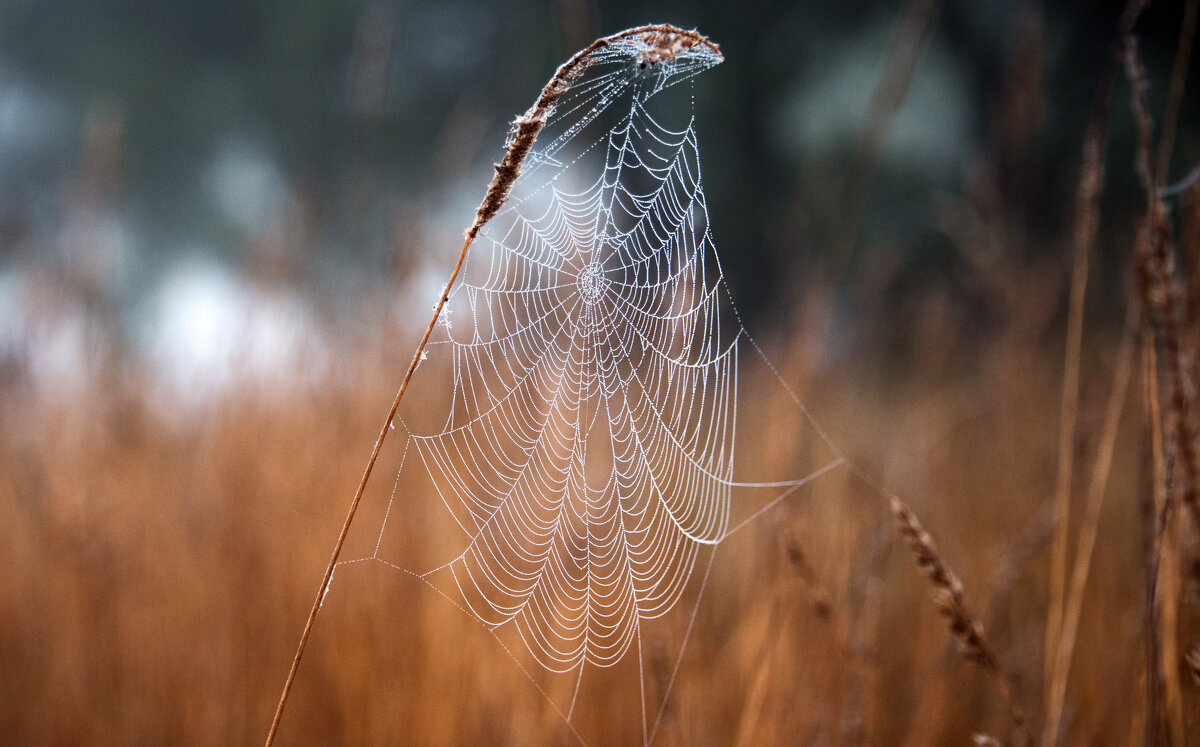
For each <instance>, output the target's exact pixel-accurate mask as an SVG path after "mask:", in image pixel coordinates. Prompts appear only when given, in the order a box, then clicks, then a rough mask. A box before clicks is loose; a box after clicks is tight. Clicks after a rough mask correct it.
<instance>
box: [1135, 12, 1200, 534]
mask: <svg viewBox="0 0 1200 747" xmlns="http://www.w3.org/2000/svg"><path fill="white" fill-rule="evenodd" d="M1125 72H1126V75H1127V77H1128V78H1129V82H1130V89H1131V90H1130V105H1131V106H1132V108H1133V115H1134V122H1135V124H1136V125H1137V143H1138V144H1137V155H1136V159H1137V162H1136V165H1137V171H1138V176H1139V177H1140V178H1141V181H1142V187H1143V189H1144V190H1145V192H1146V215H1145V217H1144V219H1143V225H1142V230H1141V235H1140V236H1139V245H1138V271H1139V281H1140V282H1139V288H1140V290H1141V293H1142V300H1143V303H1144V304H1145V305H1146V306H1147V307H1148V309H1149V312H1150V318H1151V319H1154V320H1156V321H1157V332H1158V340H1159V343H1160V344H1161V346H1162V350H1163V358H1164V361H1163V366H1162V374H1163V384H1164V386H1165V388H1166V390H1167V391H1166V396H1167V398H1168V401H1169V402H1170V409H1169V411H1168V414H1169V418H1168V419H1167V422H1166V427H1167V442H1168V443H1169V444H1171V445H1173V446H1174V447H1175V448H1176V449H1177V451H1178V455H1179V463H1180V466H1181V467H1182V469H1181V470H1180V475H1179V480H1178V483H1179V486H1178V493H1179V495H1180V498H1181V499H1182V501H1183V504H1184V505H1185V506H1187V508H1188V512H1189V513H1190V514H1191V517H1192V521H1193V522H1195V524H1196V527H1197V528H1200V449H1197V445H1196V423H1195V400H1196V394H1195V385H1194V382H1193V381H1192V377H1191V365H1190V361H1189V360H1188V356H1187V355H1186V353H1185V351H1184V346H1183V339H1182V335H1181V334H1180V329H1179V323H1180V312H1179V309H1178V301H1177V298H1176V294H1175V293H1174V292H1173V289H1172V281H1173V275H1174V269H1175V268H1174V261H1173V259H1172V257H1171V249H1170V246H1169V235H1170V224H1169V222H1168V219H1167V208H1166V205H1164V204H1163V201H1162V197H1161V196H1160V195H1159V193H1158V188H1157V186H1156V185H1157V179H1156V178H1155V171H1154V162H1153V160H1152V158H1151V155H1150V152H1151V141H1152V139H1153V129H1154V128H1153V123H1152V122H1151V120H1150V112H1149V107H1148V105H1147V103H1146V73H1145V70H1144V69H1143V67H1142V62H1141V57H1140V55H1139V53H1138V44H1137V39H1136V38H1135V37H1134V36H1133V35H1132V34H1130V35H1128V36H1127V37H1126V43H1125Z"/></svg>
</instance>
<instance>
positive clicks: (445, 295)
mask: <svg viewBox="0 0 1200 747" xmlns="http://www.w3.org/2000/svg"><path fill="white" fill-rule="evenodd" d="M634 36H637V37H640V38H641V41H642V42H643V43H644V44H645V45H646V51H645V52H643V53H642V57H643V61H648V62H649V63H651V64H653V63H657V62H660V61H663V60H670V59H674V57H675V56H676V55H677V54H679V53H680V52H682V51H684V50H686V49H690V48H692V47H694V46H697V45H701V44H702V45H705V46H707V47H709V48H710V49H711V50H712V51H713V52H715V53H716V54H717V55H718V56H720V54H721V52H720V49H719V48H718V47H717V45H715V44H713V43H712V42H711V41H709V40H708V39H706V38H705V37H704V36H701V35H700V34H699V33H697V32H696V31H687V30H684V29H680V28H676V27H675V26H670V25H666V24H656V25H650V26H639V27H637V28H631V29H626V30H625V31H621V32H619V33H616V34H613V35H611V36H606V37H603V38H600V39H597V40H596V41H594V42H592V43H591V44H590V45H588V46H587V47H585V48H584V49H581V50H580V51H578V52H576V53H575V54H574V56H572V57H571V59H569V60H567V61H566V62H564V63H563V64H562V65H560V66H559V68H558V70H557V71H556V72H555V73H554V76H553V77H552V78H550V81H549V82H548V83H546V85H545V87H544V88H543V89H542V92H541V94H540V95H538V98H537V100H536V101H535V102H534V104H533V106H531V107H530V108H529V110H528V111H526V112H525V114H523V115H522V116H520V117H517V119H516V120H515V121H514V122H513V125H512V130H511V132H510V137H509V140H508V144H507V146H506V147H505V152H504V158H503V159H502V160H501V161H500V163H498V164H496V167H495V168H496V173H495V175H494V176H493V177H492V181H491V183H490V184H489V185H488V189H487V193H486V194H485V195H484V197H483V201H482V202H481V203H480V204H479V209H478V210H477V211H476V213H475V221H474V222H473V223H472V224H471V227H470V228H468V229H467V232H466V239H465V240H464V241H463V246H462V251H461V252H459V255H458V261H457V262H456V263H455V265H454V269H453V270H452V271H451V272H450V279H449V280H447V281H446V287H445V288H444V289H443V290H442V294H441V296H439V297H438V301H437V305H436V306H434V308H433V316H432V317H431V318H430V320H429V325H428V326H427V327H426V328H425V334H424V335H423V336H422V337H421V342H420V343H419V344H418V345H417V349H416V351H415V352H414V353H413V357H412V362H411V363H409V365H408V370H407V371H406V372H405V374H404V380H403V381H402V382H401V383H400V390H399V391H398V392H397V393H396V398H395V400H394V401H393V402H392V407H391V409H390V410H389V411H388V416H387V419H386V420H385V421H384V423H383V428H382V429H381V430H380V431H379V437H378V438H377V439H376V440H375V447H374V449H372V451H371V457H370V459H369V460H367V467H366V469H365V470H364V471H363V476H362V479H361V480H360V481H359V484H358V490H356V491H355V493H354V498H353V500H351V502H350V510H349V512H347V514H346V520H345V522H344V523H343V524H342V530H341V533H340V534H338V538H337V542H336V543H335V544H334V547H333V554H332V556H331V557H330V559H329V565H328V566H327V567H326V569H325V575H324V576H323V577H322V579H321V585H320V587H318V589H317V595H316V599H315V600H313V605H312V609H311V611H310V612H309V614H308V620H307V622H306V623H305V624H304V632H303V633H302V634H301V636H300V645H299V646H298V647H297V649H296V655H295V657H294V658H293V659H292V667H291V669H290V670H289V671H288V676H287V681H286V682H285V683H284V686H283V693H282V694H281V695H280V697H279V705H278V707H277V708H276V709H275V717H274V719H272V721H271V730H270V731H269V732H268V733H267V741H266V744H267V747H270V745H271V744H272V743H274V741H275V734H276V732H277V731H278V729H279V722H280V719H281V718H282V717H283V709H284V706H285V705H287V699H288V694H289V693H290V692H291V689H292V683H293V682H294V681H295V678H296V670H297V668H298V667H299V666H300V658H301V657H302V656H303V655H304V649H305V647H306V646H307V645H308V638H309V635H310V634H311V633H312V627H313V622H314V621H315V620H316V618H317V613H318V612H319V611H320V609H321V600H322V599H323V598H324V596H325V592H326V590H327V589H328V587H329V580H330V579H331V578H332V577H333V569H334V567H335V566H336V565H337V560H338V556H339V555H341V552H342V546H343V545H344V544H345V542H346V536H347V535H348V534H349V532H350V524H351V523H352V522H353V521H354V514H355V513H356V512H357V511H358V505H359V503H360V502H361V501H362V496H363V492H364V491H365V490H366V487H367V481H368V480H369V479H370V477H371V472H372V471H373V470H374V469H375V462H376V461H377V460H378V458H379V452H380V450H381V449H382V448H383V441H384V439H385V438H387V434H388V432H389V431H390V430H391V425H392V421H393V420H394V419H395V417H396V411H397V410H399V409H400V402H401V400H402V399H404V393H405V391H407V390H408V384H409V381H411V380H412V375H413V372H415V371H416V370H417V365H418V364H419V363H420V361H421V353H423V352H424V350H425V345H426V344H427V343H428V342H429V336H430V335H431V334H432V333H433V328H434V326H435V325H436V324H437V320H438V317H439V316H440V315H441V313H442V308H443V307H444V306H445V305H446V301H447V300H448V299H449V298H450V289H451V288H452V287H453V286H454V281H455V280H457V279H458V273H459V271H460V270H461V269H462V266H463V263H464V262H465V261H466V258H467V251H468V250H469V249H470V248H471V242H472V241H474V240H475V237H476V236H477V235H479V231H480V230H481V229H482V228H483V227H484V225H485V224H487V222H488V221H489V220H491V219H492V218H493V217H494V216H495V215H496V213H497V212H498V211H499V210H500V208H501V206H503V205H504V202H505V201H506V200H507V199H508V195H509V193H510V192H511V191H512V186H513V183H514V182H516V180H517V176H518V175H519V174H520V171H521V164H522V163H524V161H525V157H526V156H527V155H528V154H529V150H530V148H532V147H533V143H534V140H536V139H537V136H538V133H540V132H541V131H542V128H543V127H545V126H546V119H547V117H549V115H550V111H551V109H552V107H553V105H554V102H555V101H556V100H558V98H559V97H560V96H562V94H563V93H564V92H565V91H566V90H567V88H569V87H570V85H571V83H572V82H573V81H574V80H575V79H576V78H578V77H579V75H580V74H582V73H583V71H584V70H586V69H587V66H588V64H589V58H590V56H591V54H592V53H593V52H595V51H596V50H598V49H601V48H603V47H607V46H608V45H610V44H613V43H615V42H618V41H621V40H623V39H628V38H630V37H634Z"/></svg>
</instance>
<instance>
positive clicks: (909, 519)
mask: <svg viewBox="0 0 1200 747" xmlns="http://www.w3.org/2000/svg"><path fill="white" fill-rule="evenodd" d="M890 503H891V509H892V516H893V517H894V518H895V520H896V528H897V531H899V533H900V536H901V537H902V538H903V539H904V541H905V542H906V543H907V544H908V546H909V549H911V550H912V552H913V555H914V556H916V560H917V566H918V567H919V568H920V569H921V570H922V571H924V572H925V576H926V577H927V578H928V579H929V583H930V584H931V585H932V586H933V602H934V604H935V605H936V606H937V608H938V612H940V613H941V614H942V616H943V617H945V618H946V619H947V621H948V622H949V624H950V633H951V635H953V636H954V640H955V641H956V642H957V643H958V645H959V648H960V650H961V652H962V655H963V657H964V658H966V659H967V660H968V661H971V662H974V663H975V664H977V665H978V666H980V667H981V668H983V670H984V671H986V672H987V673H988V674H990V675H991V676H992V680H993V681H994V682H995V683H996V686H997V687H998V688H999V690H1000V694H1001V696H1002V697H1003V698H1004V701H1005V703H1006V704H1007V705H1008V710H1009V715H1010V716H1011V717H1012V721H1013V726H1015V727H1016V729H1017V733H1018V734H1019V736H1020V738H1021V740H1022V744H1030V743H1031V742H1032V741H1033V736H1032V735H1031V734H1030V732H1029V725H1028V722H1027V721H1026V719H1025V711H1024V709H1022V708H1021V704H1020V703H1018V702H1017V699H1016V697H1014V695H1013V692H1012V688H1011V687H1010V686H1009V684H1008V680H1007V679H1006V678H1005V676H1004V673H1003V672H1002V671H1001V669H1000V664H999V662H998V660H997V658H996V654H995V653H994V652H993V651H992V647H991V646H990V645H989V644H988V642H987V639H986V638H985V637H984V634H983V625H982V624H980V622H979V620H978V619H976V618H975V616H974V615H973V614H971V611H970V610H969V609H968V608H967V604H966V601H965V600H964V598H963V586H962V582H961V581H959V579H958V576H956V575H955V574H954V571H952V570H950V568H949V567H948V566H947V565H946V564H945V562H943V561H942V556H941V554H940V553H939V552H938V549H937V544H936V543H934V541H933V537H932V536H930V534H929V532H927V531H925V528H924V527H923V526H921V522H920V521H918V520H917V517H916V514H914V513H913V512H912V509H910V508H909V507H908V506H906V505H905V504H904V503H903V502H902V501H901V500H900V499H899V498H896V497H895V496H892V497H891V498H890Z"/></svg>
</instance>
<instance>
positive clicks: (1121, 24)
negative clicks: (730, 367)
mask: <svg viewBox="0 0 1200 747" xmlns="http://www.w3.org/2000/svg"><path fill="white" fill-rule="evenodd" d="M1141 9H1142V3H1141V2H1140V1H1139V0H1131V2H1129V3H1128V4H1127V5H1126V7H1125V10H1124V12H1123V13H1122V15H1121V17H1120V19H1119V20H1118V22H1117V33H1116V36H1115V38H1114V40H1113V42H1112V44H1111V45H1110V48H1109V57H1108V60H1107V62H1106V64H1105V72H1104V76H1103V77H1102V78H1101V82H1100V88H1099V91H1098V92H1097V96H1096V101H1095V108H1094V110H1093V112H1092V116H1091V118H1090V120H1089V122H1088V127H1087V131H1086V132H1085V133H1084V136H1083V148H1082V153H1083V159H1082V163H1081V165H1080V176H1079V186H1078V188H1077V190H1076V193H1075V232H1074V236H1073V240H1072V267H1071V289H1070V297H1069V301H1068V311H1067V338H1066V345H1065V352H1064V367H1063V387H1062V399H1061V400H1060V402H1061V406H1060V411H1059V432H1058V470H1057V474H1056V478H1055V486H1054V501H1053V509H1052V511H1051V522H1052V527H1053V528H1052V532H1053V535H1052V538H1051V545H1050V589H1049V595H1048V599H1047V613H1046V637H1045V650H1044V654H1043V656H1044V662H1043V680H1042V682H1043V699H1044V709H1045V719H1044V721H1043V727H1044V728H1043V732H1042V742H1043V744H1047V745H1051V744H1055V743H1056V742H1057V734H1056V732H1057V729H1058V722H1059V714H1057V713H1055V708H1056V705H1055V702H1054V699H1053V693H1054V692H1055V690H1056V689H1057V688H1058V687H1059V684H1058V680H1059V679H1060V678H1061V677H1062V676H1064V675H1063V674H1062V672H1061V670H1060V669H1059V667H1058V664H1057V661H1058V660H1059V658H1060V657H1059V654H1058V649H1059V647H1060V643H1061V640H1060V639H1061V637H1062V633H1063V616H1064V606H1065V605H1066V590H1067V576H1068V568H1067V545H1068V541H1069V538H1070V518H1071V516H1070V514H1071V486H1072V481H1073V477H1074V475H1073V472H1074V465H1075V448H1074V446H1075V428H1076V420H1077V418H1078V409H1079V370H1080V351H1081V349H1082V345H1083V312H1084V300H1085V296H1086V291H1087V275H1088V256H1089V254H1090V252H1091V246H1092V243H1093V241H1094V240H1095V236H1096V229H1097V226H1098V224H1099V214H1100V192H1101V188H1102V187H1103V185H1104V174H1105V158H1104V145H1105V140H1106V135H1107V131H1108V108H1109V100H1110V99H1111V98H1112V89H1113V84H1114V82H1115V80H1116V76H1117V70H1118V68H1119V64H1120V50H1121V49H1122V47H1123V45H1124V43H1125V38H1126V37H1127V36H1128V35H1129V32H1130V30H1131V29H1132V28H1133V25H1134V23H1135V22H1136V21H1137V18H1138V16H1139V15H1140V13H1141Z"/></svg>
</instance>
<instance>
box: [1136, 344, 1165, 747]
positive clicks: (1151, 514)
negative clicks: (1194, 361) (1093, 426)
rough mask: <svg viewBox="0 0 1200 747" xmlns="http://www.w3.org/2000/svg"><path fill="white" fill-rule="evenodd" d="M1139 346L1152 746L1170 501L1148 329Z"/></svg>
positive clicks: (1158, 738)
mask: <svg viewBox="0 0 1200 747" xmlns="http://www.w3.org/2000/svg"><path fill="white" fill-rule="evenodd" d="M1141 338H1142V340H1141V343H1142V344H1141V349H1142V403H1143V409H1144V411H1145V420H1146V430H1147V431H1148V432H1149V434H1150V443H1149V450H1148V452H1147V455H1146V456H1147V458H1148V459H1149V465H1150V468H1149V470H1148V472H1149V474H1150V476H1151V479H1150V485H1149V486H1148V487H1149V490H1147V491H1145V497H1144V499H1143V501H1142V503H1143V506H1144V508H1143V511H1142V514H1143V516H1142V521H1143V524H1144V530H1143V531H1144V540H1143V544H1144V548H1143V550H1144V553H1145V561H1144V563H1145V583H1146V597H1145V600H1144V602H1143V609H1142V617H1143V621H1142V627H1143V628H1144V630H1145V647H1146V653H1145V668H1146V693H1145V701H1146V702H1145V719H1144V721H1145V731H1144V740H1143V743H1144V744H1146V745H1149V746H1150V747H1154V745H1158V744H1160V743H1161V742H1162V729H1163V722H1164V719H1163V677H1162V655H1161V652H1160V650H1159V649H1160V648H1161V647H1160V645H1159V640H1160V639H1159V632H1158V630H1159V625H1158V619H1159V618H1158V603H1157V599H1158V576H1159V573H1158V568H1159V559H1160V558H1161V555H1162V548H1163V531H1164V528H1165V526H1166V523H1167V518H1168V516H1169V511H1170V508H1171V502H1170V501H1169V500H1167V460H1166V459H1165V456H1164V449H1163V439H1162V412H1161V408H1160V406H1159V402H1160V399H1159V394H1158V376H1157V374H1156V373H1155V372H1156V371H1157V370H1158V364H1157V360H1156V355H1155V353H1154V343H1153V340H1152V335H1151V334H1150V332H1149V330H1147V329H1143V330H1142V334H1141Z"/></svg>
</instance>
